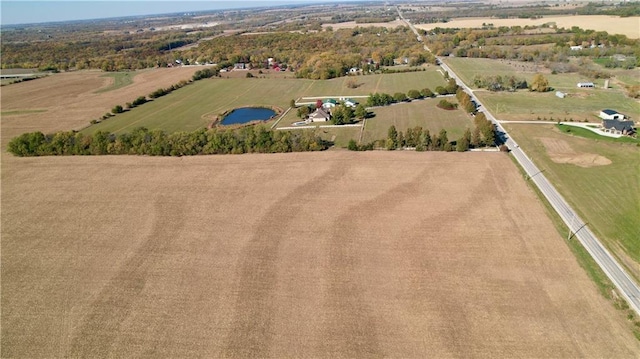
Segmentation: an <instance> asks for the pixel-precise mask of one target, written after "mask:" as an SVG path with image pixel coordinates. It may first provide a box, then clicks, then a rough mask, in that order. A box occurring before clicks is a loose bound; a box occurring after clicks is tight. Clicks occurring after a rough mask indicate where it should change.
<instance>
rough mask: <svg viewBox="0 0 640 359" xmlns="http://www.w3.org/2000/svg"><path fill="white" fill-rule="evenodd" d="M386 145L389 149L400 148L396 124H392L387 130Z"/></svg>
mask: <svg viewBox="0 0 640 359" xmlns="http://www.w3.org/2000/svg"><path fill="white" fill-rule="evenodd" d="M386 147H387V149H388V150H395V149H396V148H398V131H397V130H396V126H394V125H391V127H389V131H387V141H386Z"/></svg>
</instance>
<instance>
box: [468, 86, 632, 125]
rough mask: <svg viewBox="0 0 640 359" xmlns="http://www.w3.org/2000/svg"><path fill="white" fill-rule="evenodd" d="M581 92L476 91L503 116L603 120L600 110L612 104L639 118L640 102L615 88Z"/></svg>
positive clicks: (494, 110)
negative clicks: (564, 93) (567, 94)
mask: <svg viewBox="0 0 640 359" xmlns="http://www.w3.org/2000/svg"><path fill="white" fill-rule="evenodd" d="M580 92H581V95H577V94H575V95H574V94H572V93H570V94H569V96H567V97H565V98H562V99H561V98H559V97H557V96H556V95H555V93H554V92H545V93H537V92H529V91H527V90H521V91H518V92H489V91H484V90H483V91H474V93H475V94H476V96H478V98H479V99H480V101H482V103H483V104H484V105H485V106H486V107H487V108H488V109H489V110H490V111H491V112H492V113H493V114H494V115H495V116H496V117H497V118H499V119H501V120H536V119H538V117H540V119H544V118H546V119H547V120H550V119H551V117H553V119H554V120H562V121H564V120H565V119H566V120H567V121H568V120H569V119H570V118H572V119H573V120H574V121H583V120H584V119H587V120H588V121H589V122H594V121H595V122H600V121H601V120H600V118H599V117H598V114H599V113H600V111H601V110H602V109H605V108H611V109H615V110H616V111H619V112H622V113H624V114H627V115H629V116H631V117H632V118H634V119H635V120H637V118H638V115H639V114H640V103H638V102H636V101H634V100H633V99H630V98H628V97H626V96H624V95H623V94H622V93H620V92H618V91H614V90H604V89H597V88H596V89H586V90H583V91H580Z"/></svg>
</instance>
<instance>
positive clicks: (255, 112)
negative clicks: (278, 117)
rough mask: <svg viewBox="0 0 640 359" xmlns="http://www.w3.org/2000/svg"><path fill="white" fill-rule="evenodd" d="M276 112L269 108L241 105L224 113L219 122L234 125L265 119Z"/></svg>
mask: <svg viewBox="0 0 640 359" xmlns="http://www.w3.org/2000/svg"><path fill="white" fill-rule="evenodd" d="M275 114H276V112H275V111H274V110H272V109H269V108H259V107H243V108H237V109H235V110H233V111H231V112H229V114H228V115H226V116H225V117H224V118H223V119H222V122H221V124H223V125H236V124H242V123H247V122H251V121H266V120H268V119H270V118H271V117H273V116H275Z"/></svg>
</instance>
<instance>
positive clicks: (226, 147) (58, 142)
mask: <svg viewBox="0 0 640 359" xmlns="http://www.w3.org/2000/svg"><path fill="white" fill-rule="evenodd" d="M328 146H329V143H327V142H326V141H324V140H322V138H320V136H318V135H316V133H315V132H314V131H307V130H301V131H271V130H267V129H265V128H264V127H263V126H246V127H242V128H239V129H235V130H232V129H227V130H218V129H210V130H206V129H200V130H197V131H194V132H175V133H171V134H167V133H165V132H164V131H161V130H148V129H146V128H142V127H141V128H137V129H135V130H133V131H132V132H131V133H122V134H118V135H116V134H112V133H108V132H104V131H98V132H95V133H94V134H92V135H84V134H82V133H80V132H74V131H63V132H57V133H54V134H48V135H45V134H43V133H42V132H31V133H25V134H22V135H20V136H18V137H16V138H14V139H12V140H11V141H10V142H9V143H8V145H7V150H8V151H9V152H10V153H13V154H14V155H16V156H21V157H23V156H67V155H148V156H191V155H210V154H241V153H252V152H258V153H276V152H303V151H320V150H325V149H327V148H328Z"/></svg>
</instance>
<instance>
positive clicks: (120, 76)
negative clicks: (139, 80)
mask: <svg viewBox="0 0 640 359" xmlns="http://www.w3.org/2000/svg"><path fill="white" fill-rule="evenodd" d="M139 73H140V71H125V72H111V73H108V74H105V75H102V76H100V77H111V78H112V79H113V84H111V85H109V86H107V87H104V88H101V89H99V90H97V91H95V93H103V92H109V91H113V90H117V89H119V88H122V87H125V86H127V85H131V84H132V83H133V78H134V77H135V76H136V75H137V74H139Z"/></svg>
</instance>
